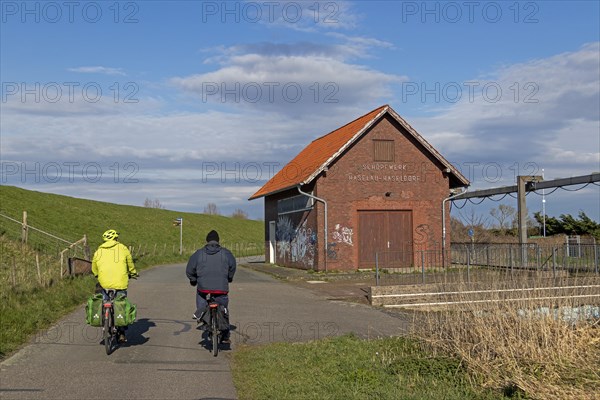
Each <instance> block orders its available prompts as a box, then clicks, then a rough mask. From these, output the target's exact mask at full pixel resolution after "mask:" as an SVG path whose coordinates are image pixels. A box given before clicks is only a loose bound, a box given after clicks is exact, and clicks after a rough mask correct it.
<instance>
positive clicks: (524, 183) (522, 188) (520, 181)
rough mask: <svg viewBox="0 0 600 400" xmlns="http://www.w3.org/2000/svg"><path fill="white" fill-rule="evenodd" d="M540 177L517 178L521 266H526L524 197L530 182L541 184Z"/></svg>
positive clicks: (525, 209)
mask: <svg viewBox="0 0 600 400" xmlns="http://www.w3.org/2000/svg"><path fill="white" fill-rule="evenodd" d="M541 181H542V177H541V176H539V175H531V176H530V175H527V176H521V175H519V176H518V177H517V210H518V213H519V244H520V245H521V262H522V264H523V266H526V265H527V249H526V247H525V245H526V244H527V205H526V203H525V195H526V194H527V189H528V186H531V183H532V182H541Z"/></svg>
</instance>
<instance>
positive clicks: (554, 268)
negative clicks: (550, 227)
mask: <svg viewBox="0 0 600 400" xmlns="http://www.w3.org/2000/svg"><path fill="white" fill-rule="evenodd" d="M552 276H553V277H555V278H556V247H553V248H552Z"/></svg>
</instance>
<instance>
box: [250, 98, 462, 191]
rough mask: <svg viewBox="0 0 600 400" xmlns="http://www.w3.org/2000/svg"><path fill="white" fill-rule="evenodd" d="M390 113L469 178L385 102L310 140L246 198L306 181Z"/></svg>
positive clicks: (452, 169)
mask: <svg viewBox="0 0 600 400" xmlns="http://www.w3.org/2000/svg"><path fill="white" fill-rule="evenodd" d="M388 112H389V113H390V114H391V115H392V116H393V117H394V118H395V119H396V120H397V121H398V122H399V123H400V124H401V125H403V126H404V127H405V128H406V129H407V130H408V131H409V133H411V134H412V135H413V136H415V138H416V139H417V140H419V141H420V142H421V143H422V144H423V145H424V146H425V148H426V149H427V150H429V151H430V152H431V153H432V154H433V155H434V156H435V157H436V158H437V159H438V160H440V161H441V162H442V164H444V165H445V166H446V167H448V168H450V169H451V171H452V172H453V173H454V174H455V175H456V177H457V178H458V180H459V181H461V183H464V184H465V186H467V185H468V184H469V181H468V180H467V179H466V178H464V176H462V175H461V174H460V172H458V171H457V170H456V169H455V168H454V167H452V166H451V164H450V163H448V161H446V160H445V159H444V158H443V157H442V156H441V155H440V154H439V153H438V152H437V151H436V150H435V149H434V148H433V147H432V146H431V145H430V144H429V143H427V142H426V141H425V139H423V137H422V136H421V135H419V134H418V133H417V132H416V131H415V130H414V129H413V128H412V127H411V126H410V125H408V123H407V122H406V121H405V120H404V119H402V118H401V117H400V116H399V115H398V114H397V113H396V112H395V111H394V110H392V108H391V107H390V106H388V105H383V106H381V107H379V108H376V109H375V110H373V111H371V112H369V113H367V114H365V115H363V116H362V117H359V118H357V119H355V120H354V121H352V122H350V123H348V124H346V125H344V126H342V127H341V128H338V129H336V130H334V131H333V132H330V133H328V134H327V135H325V136H321V137H320V138H318V139H315V140H313V141H312V142H311V143H310V144H309V145H308V146H306V147H305V148H304V149H303V150H302V151H301V152H300V153H299V154H298V155H297V156H296V157H294V159H292V160H291V161H290V162H289V163H287V164H286V165H285V167H283V169H281V170H280V171H279V172H278V173H277V174H275V175H274V176H273V177H272V178H271V179H270V180H269V181H268V182H267V183H265V185H264V186H263V187H262V188H260V189H259V190H258V191H257V192H256V193H254V194H253V195H252V196H251V197H250V199H249V200H253V199H257V198H259V197H263V196H267V195H270V194H273V193H277V192H281V191H283V190H286V189H290V188H292V187H295V186H297V185H305V184H307V183H310V182H311V181H312V180H313V179H314V178H316V176H317V175H318V174H320V173H321V172H322V171H323V169H324V168H325V167H327V166H328V165H329V164H330V163H331V162H332V161H333V160H335V159H336V158H337V156H338V155H339V154H341V153H342V152H343V151H344V150H345V149H346V148H347V147H348V146H350V145H351V144H352V143H354V141H355V140H356V139H357V138H358V137H360V136H361V135H362V133H363V132H364V131H366V130H367V129H368V128H369V127H371V126H372V125H373V124H374V123H375V122H377V121H378V120H379V119H380V118H381V117H382V116H383V115H384V114H385V113H388Z"/></svg>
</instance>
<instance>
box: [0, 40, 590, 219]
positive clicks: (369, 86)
mask: <svg viewBox="0 0 600 400" xmlns="http://www.w3.org/2000/svg"><path fill="white" fill-rule="evenodd" d="M341 46H344V45H341ZM382 46H384V47H385V45H382ZM228 50H229V51H225V52H223V54H224V56H223V58H222V59H221V60H219V63H218V64H217V69H216V70H215V71H213V72H209V73H205V74H197V75H192V76H185V77H180V78H173V80H172V81H171V83H172V84H173V85H174V86H175V87H176V88H180V89H183V92H184V93H192V94H194V95H197V96H199V97H200V99H201V98H202V92H201V89H202V83H203V82H220V83H226V84H228V85H232V84H233V83H235V82H239V83H240V84H241V85H244V84H248V83H252V82H257V83H258V82H279V83H284V82H297V83H299V84H300V85H301V87H302V88H303V89H304V88H308V89H307V90H308V93H309V94H311V95H312V94H313V92H310V89H309V88H310V85H311V84H314V82H315V81H318V82H319V83H321V84H323V83H326V82H329V81H332V82H335V83H337V84H338V85H339V91H338V92H337V93H336V96H337V97H338V99H339V100H340V101H339V102H338V103H331V104H328V103H323V102H314V101H313V99H312V98H309V100H306V99H304V102H302V101H299V102H298V103H289V102H286V101H283V102H282V101H279V102H273V103H269V102H268V101H265V100H264V99H263V100H262V103H261V102H257V103H249V102H246V103H235V102H231V101H226V102H225V103H221V102H220V101H218V99H211V100H210V101H208V99H207V101H206V102H202V101H200V102H198V97H196V99H195V101H196V102H197V103H198V104H196V105H197V108H196V109H195V110H190V104H189V103H185V104H184V103H171V102H169V101H166V100H162V99H161V100H156V99H155V98H150V97H146V98H140V101H139V103H137V104H130V105H124V104H117V105H114V104H113V103H111V100H110V99H109V98H107V99H106V101H105V99H103V102H99V103H86V102H85V101H83V100H81V99H78V100H76V101H75V102H74V103H69V102H66V103H65V102H64V100H63V102H62V103H61V102H59V103H58V104H52V103H48V102H45V103H44V102H41V103H35V102H33V104H31V102H29V103H28V102H21V101H19V100H20V99H12V100H11V101H8V102H6V103H4V104H3V106H2V118H1V119H0V124H1V130H2V137H1V138H0V140H1V147H2V161H3V162H9V163H16V164H11V165H12V166H15V165H16V167H18V168H21V167H23V166H24V167H27V168H39V170H40V171H42V169H43V167H44V166H47V165H50V163H57V164H59V165H60V166H63V168H64V170H65V171H66V166H65V163H78V166H77V173H79V175H80V176H79V177H78V179H76V180H74V181H73V182H68V181H67V182H66V183H65V182H62V181H61V182H60V183H56V184H48V185H45V186H44V190H47V191H53V192H55V193H63V194H67V195H73V196H81V197H87V198H97V199H99V200H106V201H113V202H117V203H127V204H137V205H141V204H142V203H143V201H144V199H145V198H146V197H150V198H159V199H160V200H161V202H163V203H164V204H166V205H167V206H168V207H169V208H173V209H181V210H189V211H202V209H203V208H204V206H205V205H206V203H208V202H216V203H217V204H223V207H222V208H225V209H227V208H230V209H231V211H233V209H235V208H237V207H241V208H243V209H249V210H252V211H251V216H254V217H259V216H260V215H261V213H262V211H261V210H262V203H261V202H260V201H255V202H251V203H250V204H248V203H247V202H246V200H245V199H246V198H247V197H249V196H250V195H251V194H252V193H254V192H255V191H256V190H257V188H258V187H259V186H260V185H261V184H262V183H263V182H264V181H265V180H266V179H268V178H269V177H270V175H272V172H274V171H273V170H272V168H279V167H281V166H282V165H283V164H285V163H287V162H288V161H289V160H290V159H291V158H292V157H293V156H295V155H296V154H297V153H298V152H299V151H300V150H301V149H302V148H303V147H304V146H306V145H307V144H308V143H309V142H310V141H311V140H313V139H315V138H316V137H318V136H321V135H323V134H325V133H327V132H329V131H331V130H332V129H335V128H337V127H339V126H340V125H342V124H344V123H346V122H348V121H350V120H352V119H354V118H356V117H357V116H359V115H361V114H363V113H365V112H367V111H369V110H371V109H373V108H375V107H376V106H379V105H381V104H383V103H384V102H386V101H384V99H386V97H391V96H393V95H394V85H396V84H398V83H399V82H406V78H404V77H402V76H399V75H393V74H386V73H384V72H381V71H377V70H374V69H369V68H366V67H364V66H362V65H360V64H353V63H350V62H349V61H348V60H349V59H351V58H352V57H353V56H352V51H346V50H344V49H343V48H340V47H338V51H337V52H332V54H333V55H331V56H328V54H329V53H328V51H327V50H328V49H327V47H326V46H312V45H311V44H310V43H303V44H301V45H300V44H298V45H283V46H277V45H268V44H264V45H260V46H254V47H253V46H243V47H238V48H235V49H234V48H230V49H228ZM599 64H600V63H599V61H598V44H590V45H587V46H584V47H582V48H581V49H579V50H577V51H573V52H569V53H564V54H560V55H557V56H554V57H550V58H547V59H541V60H534V61H531V62H525V63H522V64H519V65H513V66H507V67H505V68H503V69H500V70H498V71H495V72H493V73H492V74H491V78H490V77H488V78H487V80H483V79H479V78H478V77H474V78H473V80H474V81H476V80H477V81H479V82H480V83H481V84H482V85H483V84H484V83H485V82H495V83H498V84H499V85H500V87H501V88H502V89H503V90H505V93H506V95H505V96H503V97H502V98H501V99H500V100H499V101H498V102H496V103H491V102H489V101H487V102H486V99H485V98H484V97H482V95H481V94H480V93H476V94H475V97H474V98H473V101H469V99H468V96H466V95H465V98H463V99H462V100H461V101H460V102H457V103H456V104H450V105H448V106H445V107H442V108H440V104H435V105H434V106H435V107H437V109H435V110H433V112H432V113H431V114H432V116H431V117H427V118H421V117H419V118H413V117H411V116H410V115H403V117H405V118H406V119H407V120H408V122H409V123H411V124H412V125H413V126H414V127H415V128H416V129H417V130H418V131H419V132H420V133H421V134H423V135H424V136H425V138H426V139H427V140H428V141H430V142H431V143H432V144H433V145H434V146H435V147H436V148H437V149H438V150H440V152H441V153H442V154H443V155H444V156H445V157H446V158H447V159H448V160H449V161H452V162H454V163H457V164H459V166H461V167H462V170H463V172H464V173H465V174H466V175H468V177H469V178H471V179H473V178H475V179H473V180H474V182H473V183H474V186H475V187H492V186H501V185H504V184H510V183H511V182H512V181H514V177H515V176H516V175H517V174H518V173H522V172H525V173H540V172H541V168H545V172H546V177H547V178H548V179H551V178H554V177H566V176H572V175H582V174H587V173H590V172H593V171H597V170H598V169H599V167H600V154H599V152H600V143H599V140H600V139H599V135H598V132H599V131H600V126H599V124H600V123H599V121H600V116H599V115H598V113H599V111H598V106H597V105H598V98H599V96H600V94H599V89H598V88H599V87H600V82H599V78H598V76H599V74H598V71H599ZM528 82H534V83H535V84H536V85H537V87H539V91H538V92H537V93H535V94H534V96H535V99H537V100H538V102H537V103H525V102H524V101H522V100H524V98H521V97H520V98H518V99H517V100H518V101H517V102H515V101H514V97H513V92H512V91H511V90H510V86H511V85H514V84H515V83H518V85H519V87H520V88H523V87H524V85H525V84H526V83H528ZM430 86H431V85H430ZM230 87H231V86H230ZM321 89H323V87H322V86H321ZM324 94H325V93H323V92H321V96H323V95H324ZM524 94H530V92H521V95H524ZM230 98H231V97H230ZM230 98H229V99H230ZM177 100H179V99H177ZM188 100H189V99H188ZM104 101H105V102H104ZM390 104H391V105H392V107H394V108H395V109H396V110H397V111H399V112H402V106H401V104H400V103H394V102H393V101H392V102H390ZM425 105H426V106H427V104H425ZM180 106H181V107H183V106H185V109H186V110H187V111H185V112H183V111H169V112H166V111H164V110H165V108H167V107H168V108H169V109H175V110H177V109H178V107H180ZM128 162H131V163H133V164H131V165H133V166H137V168H138V169H137V171H133V170H131V169H129V170H126V169H125V166H126V165H127V163H128ZM21 163H29V164H25V165H23V164H21ZM32 163H34V164H35V163H38V165H39V166H38V167H36V166H34V167H32V165H34V164H32ZM86 163H96V164H94V165H99V166H100V168H101V169H102V172H103V176H102V180H101V181H100V182H90V179H88V180H87V181H86V179H82V177H81V171H80V170H81V168H82V167H84V166H85V164H86ZM252 163H257V164H258V165H259V166H260V168H261V175H260V179H258V180H259V181H257V180H256V179H255V178H257V176H256V175H255V174H251V173H252V171H251V170H244V168H245V167H247V166H249V165H254V164H252ZM265 163H267V164H265ZM467 163H468V164H467ZM461 164H462V165H461ZM115 165H116V166H117V171H118V173H119V176H118V178H119V179H118V180H117V182H116V183H115V182H114V177H115V168H114V167H115ZM111 167H112V169H111ZM498 168H500V174H499V175H498ZM92 172H94V171H93V170H92ZM133 172H135V173H134V175H133V176H132V178H134V179H139V183H137V184H128V185H126V184H124V183H123V180H124V178H126V177H127V176H128V174H131V173H133ZM470 172H472V174H470ZM249 174H251V175H249ZM3 178H4V176H3ZM83 178H85V177H83ZM31 179H32V176H31V175H29V176H26V177H25V179H24V180H23V179H22V176H21V175H20V172H19V171H17V173H16V174H15V175H14V176H11V180H10V181H9V182H3V183H7V184H18V185H20V186H25V187H29V188H34V189H35V187H36V182H32V181H31ZM50 180H51V179H50ZM92 180H93V179H92ZM41 183H42V184H43V183H44V182H43V180H42V182H41ZM49 188H50V189H49ZM592 189H597V188H592ZM594 193H598V191H597V190H596V191H595V192H594V190H591V195H589V196H588V197H582V193H579V196H578V201H587V202H588V203H586V204H589V201H590V200H589V199H590V198H591V199H592V200H591V201H593V199H594ZM597 199H598V197H597V196H596V200H597ZM567 202H568V200H567ZM596 203H597V202H596ZM553 204H555V203H553ZM563 204H565V203H563ZM578 206H579V205H578ZM227 212H229V211H227Z"/></svg>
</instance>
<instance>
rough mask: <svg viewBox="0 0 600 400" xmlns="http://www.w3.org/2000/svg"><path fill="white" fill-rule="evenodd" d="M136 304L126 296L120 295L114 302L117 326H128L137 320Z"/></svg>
mask: <svg viewBox="0 0 600 400" xmlns="http://www.w3.org/2000/svg"><path fill="white" fill-rule="evenodd" d="M136 311H137V310H136V306H135V304H133V303H131V302H130V301H129V299H128V298H127V297H125V296H119V297H118V298H116V299H115V303H114V310H113V312H114V314H113V315H114V316H115V326H127V325H131V324H133V323H134V322H135V316H136Z"/></svg>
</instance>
